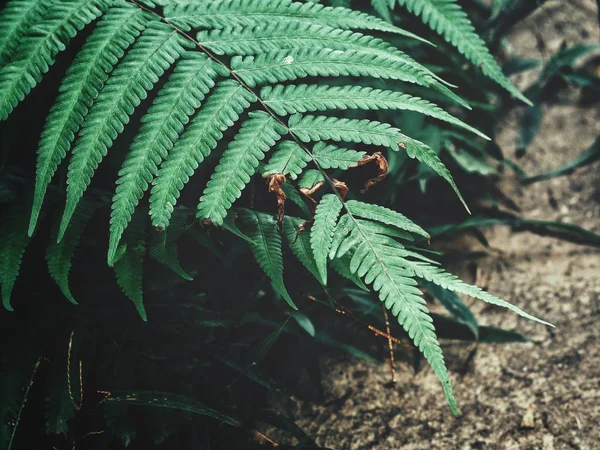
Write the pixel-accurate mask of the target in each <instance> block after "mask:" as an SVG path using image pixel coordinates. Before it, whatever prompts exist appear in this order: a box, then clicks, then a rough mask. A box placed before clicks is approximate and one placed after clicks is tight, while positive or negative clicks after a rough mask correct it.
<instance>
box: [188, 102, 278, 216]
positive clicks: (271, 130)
mask: <svg viewBox="0 0 600 450" xmlns="http://www.w3.org/2000/svg"><path fill="white" fill-rule="evenodd" d="M286 131H287V130H286V129H285V127H283V126H282V125H281V124H279V123H278V122H277V121H276V120H275V119H274V118H273V117H271V116H270V115H269V114H267V113H265V112H262V111H254V112H251V113H250V118H249V119H248V120H246V121H245V122H244V123H243V124H242V128H241V130H240V132H239V133H238V134H237V136H236V137H235V138H234V140H233V141H232V142H231V144H229V147H228V148H227V150H225V152H224V153H223V157H222V158H221V160H220V161H219V164H218V165H217V168H216V169H215V171H214V173H213V175H212V177H211V179H210V181H209V182H208V184H207V186H206V189H205V190H204V195H203V196H202V197H201V198H200V202H199V204H198V214H197V215H196V217H198V218H199V219H210V220H211V221H212V222H213V223H214V224H215V225H221V224H222V223H223V219H224V218H225V216H226V215H227V210H229V208H231V205H232V204H233V202H234V201H235V200H236V199H237V198H239V197H240V195H241V194H242V190H243V189H244V187H245V186H246V184H248V182H249V181H250V178H251V177H252V175H254V173H255V172H256V169H257V167H258V163H259V162H260V161H262V159H263V158H264V157H265V153H266V152H267V151H268V150H269V149H270V148H271V147H272V146H273V145H275V143H276V142H277V141H278V140H279V138H281V135H282V134H284V133H285V132H286Z"/></svg>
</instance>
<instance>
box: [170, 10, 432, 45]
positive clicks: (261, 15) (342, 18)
mask: <svg viewBox="0 0 600 450" xmlns="http://www.w3.org/2000/svg"><path fill="white" fill-rule="evenodd" d="M165 17H166V19H167V20H168V21H170V22H172V23H174V24H176V25H178V26H180V27H182V28H184V29H186V30H190V29H191V28H223V27H224V26H241V27H244V26H254V25H258V24H262V25H264V24H267V23H273V22H286V23H291V22H308V23H312V24H315V23H316V24H322V25H327V26H330V27H335V28H341V29H357V30H374V31H386V32H389V33H395V34H399V35H401V36H406V37H411V38H414V39H418V40H420V41H424V39H422V38H420V37H418V36H415V35H414V34H412V33H410V32H408V31H406V30H403V29H401V28H398V27H396V26H393V25H391V24H389V23H387V22H385V21H383V20H381V19H378V18H377V17H374V16H371V15H369V14H365V13H363V12H359V11H354V10H351V9H348V8H342V7H337V8H334V7H331V6H323V5H319V4H317V3H312V2H309V3H300V2H290V1H289V0H216V1H213V2H211V3H208V4H206V3H205V2H202V3H200V4H198V3H187V4H178V3H174V4H172V5H167V6H166V7H165ZM425 42H426V41H425Z"/></svg>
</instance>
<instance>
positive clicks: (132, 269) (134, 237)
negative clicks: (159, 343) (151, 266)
mask: <svg viewBox="0 0 600 450" xmlns="http://www.w3.org/2000/svg"><path fill="white" fill-rule="evenodd" d="M144 218H145V214H143V211H141V210H139V209H138V211H137V212H136V213H135V214H134V215H133V218H132V221H131V224H130V225H129V227H127V230H125V233H123V241H124V243H123V244H121V245H122V247H123V248H122V250H121V251H119V252H118V253H120V254H121V255H120V257H119V258H118V259H116V260H115V262H114V264H113V269H114V271H115V275H116V278H117V284H118V285H119V287H120V288H121V290H122V291H123V292H124V293H125V295H127V297H129V298H130V299H131V301H132V302H133V304H134V305H135V308H136V309H137V312H138V313H139V315H140V317H141V318H142V320H143V321H144V322H146V321H147V320H148V317H147V315H146V309H145V308H144V298H143V296H144V295H143V288H142V276H143V265H144V257H145V255H146V230H145V227H144V222H145V221H144Z"/></svg>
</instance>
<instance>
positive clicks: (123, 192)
mask: <svg viewBox="0 0 600 450" xmlns="http://www.w3.org/2000/svg"><path fill="white" fill-rule="evenodd" d="M219 74H221V75H226V74H227V73H226V71H225V70H224V69H223V68H221V66H219V65H218V64H216V63H214V62H213V61H211V60H210V59H209V58H208V57H207V56H205V55H203V54H202V53H198V52H190V53H189V54H188V55H187V56H184V57H183V59H182V60H181V61H179V63H178V64H177V65H176V66H175V71H174V72H173V74H172V75H171V76H170V77H169V80H168V81H167V83H166V84H165V85H164V87H163V88H162V89H161V90H160V91H159V92H158V96H157V97H156V99H155V101H154V103H153V105H152V106H151V107H150V109H149V110H148V112H147V113H146V115H144V117H143V118H142V123H143V125H142V127H141V130H140V132H139V133H138V134H137V135H136V137H135V140H134V141H133V144H132V146H131V149H130V150H129V152H128V153H127V157H126V159H125V162H124V163H123V165H122V167H121V171H120V172H119V179H118V180H117V190H116V194H115V196H114V198H113V205H112V213H111V219H110V239H109V248H108V263H109V265H112V261H113V259H114V256H115V251H116V249H117V245H118V244H119V240H120V239H121V236H122V234H123V231H124V230H125V228H126V227H127V224H128V223H129V221H130V220H131V215H132V214H133V211H134V209H135V207H136V206H137V204H138V202H139V200H140V199H141V198H142V196H143V194H144V192H145V191H146V190H147V189H148V185H149V183H150V182H151V181H152V179H153V178H154V176H155V175H156V173H157V171H158V165H159V164H160V162H161V161H163V160H164V159H165V157H166V156H167V154H168V152H169V151H170V150H171V148H172V147H173V144H174V142H176V141H177V139H178V138H179V135H180V134H181V132H182V131H183V128H184V126H185V124H186V123H187V122H188V120H189V117H190V116H191V115H192V114H193V113H194V111H195V110H196V109H198V108H199V107H200V104H201V102H202V101H203V100H204V96H205V95H206V93H207V92H208V91H209V90H210V88H212V87H213V86H214V84H215V83H214V80H215V78H216V77H217V75H219Z"/></svg>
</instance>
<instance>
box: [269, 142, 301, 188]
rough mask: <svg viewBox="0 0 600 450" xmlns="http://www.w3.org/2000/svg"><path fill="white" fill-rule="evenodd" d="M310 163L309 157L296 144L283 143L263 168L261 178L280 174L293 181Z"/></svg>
mask: <svg viewBox="0 0 600 450" xmlns="http://www.w3.org/2000/svg"><path fill="white" fill-rule="evenodd" d="M310 161H311V158H310V155H309V154H308V153H306V151H304V149H303V148H302V147H300V146H299V145H298V144H297V143H296V142H294V141H283V142H281V143H280V144H279V145H278V146H277V149H276V150H275V151H274V152H273V156H271V159H269V162H268V163H267V165H266V166H265V168H264V170H263V172H262V176H263V177H267V176H269V175H273V174H276V173H280V174H283V175H286V176H289V177H290V178H291V179H292V180H295V179H296V178H298V176H299V175H300V174H301V173H302V171H303V170H304V168H305V167H306V165H307V164H308V163H309V162H310Z"/></svg>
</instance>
